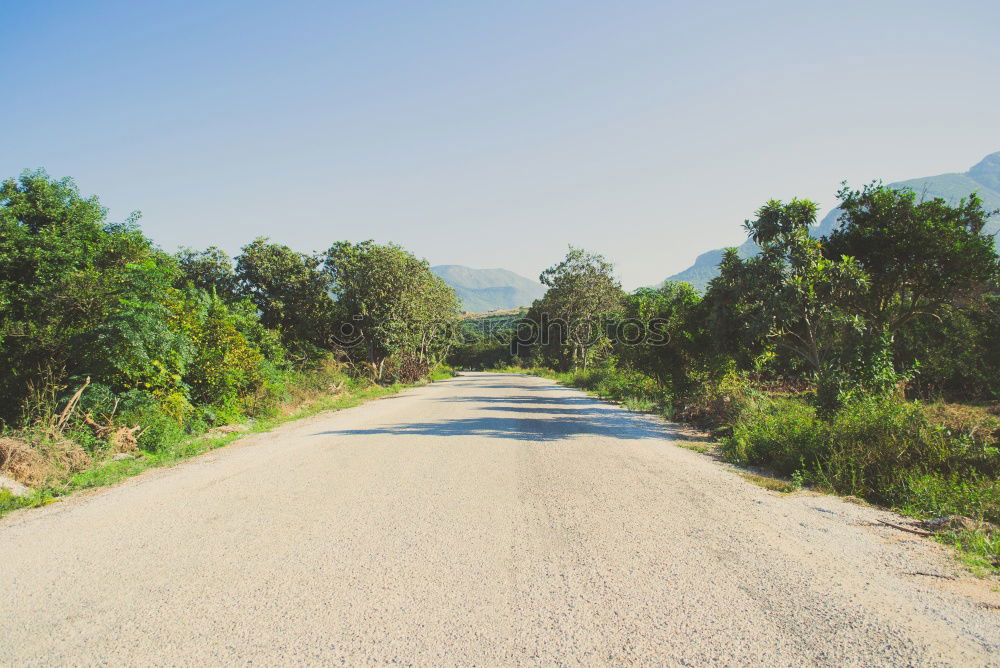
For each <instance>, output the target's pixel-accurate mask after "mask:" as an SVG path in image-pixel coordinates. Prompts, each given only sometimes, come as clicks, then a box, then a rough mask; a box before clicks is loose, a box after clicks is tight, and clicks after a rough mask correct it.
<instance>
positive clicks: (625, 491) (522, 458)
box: [0, 374, 1000, 666]
mask: <svg viewBox="0 0 1000 668" xmlns="http://www.w3.org/2000/svg"><path fill="white" fill-rule="evenodd" d="M677 429H678V428H677V427H675V426H671V425H669V424H666V423H663V422H660V421H657V420H655V419H653V418H649V417H643V416H636V415H633V414H630V413H628V412H626V411H624V410H622V409H619V408H617V407H614V406H611V405H608V404H605V403H602V402H599V401H596V400H593V399H590V398H588V397H586V396H585V395H583V394H581V393H579V392H576V391H573V390H569V389H565V388H561V387H557V386H554V385H552V384H551V383H549V382H547V381H544V380H541V379H537V378H530V377H522V376H511V375H496V374H469V375H464V376H462V377H459V378H454V379H450V380H447V381H444V382H441V383H435V384H433V385H431V386H428V387H424V388H419V389H415V390H410V391H407V392H405V393H403V394H402V395H399V396H396V397H392V398H388V399H383V400H380V401H377V402H372V403H368V404H365V405H363V406H359V407H356V408H353V409H349V410H345V411H341V412H339V413H330V414H324V415H321V416H317V417H315V418H311V419H308V420H303V421H299V422H294V423H289V424H286V425H284V426H283V427H281V428H279V429H278V430H276V431H274V432H272V433H269V434H261V435H256V436H252V437H249V438H247V439H245V440H243V441H241V442H240V443H237V444H234V445H232V446H229V447H227V448H224V449H222V450H219V451H216V452H214V453H211V454H209V455H207V456H203V457H201V458H198V459H195V460H191V461H189V462H187V463H185V464H182V465H180V466H177V467H174V468H172V469H166V470H160V471H153V472H150V473H148V474H146V475H144V476H141V477H140V478H137V479H134V480H132V481H129V482H127V483H125V484H122V485H120V486H118V487H115V488H112V489H110V490H104V491H101V492H98V493H95V494H92V495H88V496H84V497H76V498H74V499H71V500H69V501H66V502H64V503H61V504H57V505H55V506H50V507H47V508H44V509H41V510H33V511H26V512H21V513H17V514H15V515H13V516H10V517H8V518H7V519H6V520H4V521H2V522H0V568H2V570H0V610H2V614H0V663H4V664H15V665H20V664H25V663H68V662H72V663H109V664H135V663H143V664H145V663H158V664H162V663H170V664H201V665H205V664H208V665H212V664H218V663H225V664H231V663H247V662H253V663H259V664H272V663H287V662H307V661H322V662H324V663H346V664H351V665H354V664H359V663H387V662H393V663H403V664H414V663H415V664H462V665H468V664H478V665H512V664H548V665H551V664H556V663H558V664H573V665H600V664H645V665H648V664H673V665H677V664H681V665H684V664H693V665H705V664H734V663H739V664H743V663H748V662H755V663H761V664H768V665H798V664H827V665H838V666H839V665H845V664H858V663H876V662H878V663H891V664H895V665H901V664H908V663H909V664H931V663H945V664H961V665H986V664H991V663H992V664H993V665H997V664H998V663H1000V612H998V610H997V609H990V608H989V603H988V602H986V599H984V596H985V597H987V598H988V596H989V595H991V594H990V592H989V590H988V588H985V587H982V586H979V585H977V584H975V583H971V582H969V581H967V580H962V579H960V580H949V579H943V578H939V577H932V576H929V575H919V574H915V573H930V574H938V575H941V574H947V573H948V572H950V571H954V562H953V561H950V560H949V559H948V557H947V555H946V554H945V553H944V551H943V549H942V548H940V547H938V546H936V545H934V544H932V543H930V542H929V541H926V540H923V539H920V538H917V537H915V536H911V535H909V534H905V533H902V532H899V531H896V530H893V529H887V528H885V527H881V528H878V527H873V526H870V524H871V523H872V522H874V521H875V520H877V519H879V518H884V517H888V515H887V514H885V513H883V512H881V511H875V510H872V509H869V508H865V507H862V506H859V505H855V504H850V503H847V502H845V501H842V500H839V499H835V498H831V497H824V496H815V495H808V494H800V495H796V496H792V497H779V496H778V495H776V494H774V493H772V492H768V491H766V490H763V489H761V488H759V487H756V486H754V485H752V484H750V483H748V482H745V481H744V480H742V479H741V478H740V477H738V476H737V475H735V474H734V473H732V472H731V471H729V470H727V469H726V467H725V466H723V465H722V464H720V463H718V462H716V461H714V460H712V459H711V458H710V457H707V456H704V455H699V454H697V453H695V452H691V451H689V450H686V449H683V448H680V447H677V446H676V445H674V444H672V443H671V441H673V440H676V439H679V438H683V437H682V435H680V434H679V432H678V430H677ZM984 592H985V593H984Z"/></svg>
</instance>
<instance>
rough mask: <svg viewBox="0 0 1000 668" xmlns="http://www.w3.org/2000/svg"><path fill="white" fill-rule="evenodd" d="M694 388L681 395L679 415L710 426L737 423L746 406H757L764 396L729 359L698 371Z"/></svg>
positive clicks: (717, 426) (687, 419)
mask: <svg viewBox="0 0 1000 668" xmlns="http://www.w3.org/2000/svg"><path fill="white" fill-rule="evenodd" d="M698 376H699V377H698V378H697V380H698V383H697V385H696V386H695V389H694V390H692V391H690V392H689V393H688V395H687V396H686V397H685V398H684V404H683V406H682V407H681V409H680V412H679V417H680V418H681V419H682V420H686V421H689V422H693V423H694V424H697V425H700V426H702V427H706V428H709V429H717V428H728V427H730V426H731V425H734V424H736V422H737V421H738V420H739V418H740V416H741V415H742V414H743V413H744V412H745V411H747V410H750V409H752V408H755V407H757V406H758V405H759V404H760V403H761V402H762V401H763V400H764V396H763V395H762V394H761V393H760V392H759V391H758V390H756V389H754V387H753V386H752V385H751V383H750V380H749V378H748V377H747V375H746V374H745V373H742V372H740V371H738V370H737V369H736V367H735V365H734V364H732V363H728V364H726V365H723V366H722V367H721V368H719V369H713V370H710V371H705V372H700V373H699V374H698Z"/></svg>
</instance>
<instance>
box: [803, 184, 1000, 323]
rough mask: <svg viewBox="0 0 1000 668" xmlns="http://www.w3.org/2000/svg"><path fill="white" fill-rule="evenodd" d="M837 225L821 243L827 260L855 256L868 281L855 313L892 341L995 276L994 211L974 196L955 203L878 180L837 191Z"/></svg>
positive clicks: (974, 292) (855, 302) (977, 291)
mask: <svg viewBox="0 0 1000 668" xmlns="http://www.w3.org/2000/svg"><path fill="white" fill-rule="evenodd" d="M839 197H840V200H841V203H840V208H841V210H842V211H843V214H842V215H841V217H840V224H839V227H838V228H836V229H835V230H833V231H832V232H831V233H830V234H829V235H828V236H827V237H826V238H825V239H824V240H823V252H824V254H825V255H826V256H827V257H829V258H839V257H842V256H847V257H852V258H854V259H855V260H856V261H857V264H858V265H859V267H860V268H861V269H862V270H863V271H864V272H865V273H866V274H867V275H868V277H869V278H870V279H871V280H870V282H869V284H868V286H867V289H866V290H864V291H861V292H857V293H855V294H854V295H853V296H852V304H853V308H854V309H855V310H856V311H857V312H858V313H859V314H861V315H863V316H864V317H865V318H866V319H867V320H868V321H869V323H871V326H872V327H874V328H875V329H877V330H878V331H879V332H882V333H884V334H885V335H888V336H889V337H890V338H891V337H892V336H893V335H894V334H895V333H896V331H897V330H898V329H899V328H900V326H902V325H904V324H905V323H907V322H908V321H909V320H910V319H912V318H914V317H917V316H920V315H932V316H933V315H937V313H938V312H939V311H940V310H941V309H942V308H943V307H944V306H945V305H947V304H949V303H953V302H955V301H962V300H965V299H971V298H973V297H975V296H976V295H977V294H980V293H981V292H982V291H983V289H984V288H985V287H986V285H987V284H988V282H989V281H990V280H992V279H994V278H995V277H996V276H997V272H998V266H1000V265H998V261H997V254H996V249H995V247H994V243H993V238H992V236H991V235H989V234H984V233H983V228H984V226H985V225H986V222H987V219H988V218H989V215H990V213H991V212H988V211H985V210H984V209H983V206H982V200H980V199H979V198H978V197H977V196H976V195H975V194H974V193H973V194H972V195H970V196H969V198H968V199H967V200H962V201H961V202H959V203H958V204H957V205H955V206H951V205H949V204H948V203H947V202H945V201H944V200H943V199H941V198H934V199H930V200H919V199H918V198H917V195H916V193H914V192H913V191H912V190H907V189H896V188H890V187H888V186H884V185H881V184H879V183H874V184H870V185H868V186H865V187H864V188H862V189H861V190H851V189H850V188H848V187H847V186H846V185H845V186H844V187H843V188H842V189H841V191H840V193H839Z"/></svg>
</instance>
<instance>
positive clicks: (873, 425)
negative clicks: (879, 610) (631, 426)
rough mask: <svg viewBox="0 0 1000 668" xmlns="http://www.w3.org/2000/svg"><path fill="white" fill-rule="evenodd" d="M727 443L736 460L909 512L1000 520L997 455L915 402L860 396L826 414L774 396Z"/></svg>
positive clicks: (739, 424) (744, 419)
mask: <svg viewBox="0 0 1000 668" xmlns="http://www.w3.org/2000/svg"><path fill="white" fill-rule="evenodd" d="M723 447H724V451H725V452H726V454H727V455H728V456H729V457H730V458H731V459H733V460H734V461H736V462H739V463H744V464H757V465H763V466H767V467H769V468H771V469H772V470H774V471H775V472H777V473H782V474H785V475H791V474H793V473H795V472H797V471H801V472H803V474H804V475H805V477H806V479H807V480H808V481H810V482H812V483H814V484H821V485H823V486H826V487H829V488H830V489H833V490H835V491H837V492H840V493H842V494H853V495H857V496H861V497H864V498H866V499H869V500H871V501H874V502H877V503H884V504H889V505H892V506H896V507H899V508H903V509H906V510H908V511H910V512H915V513H920V514H934V513H941V514H951V513H957V514H964V515H969V516H971V517H974V518H977V519H990V520H991V521H996V520H997V519H1000V483H997V474H998V473H1000V458H998V457H997V456H996V454H995V453H992V452H991V451H990V450H989V449H986V448H984V447H982V446H976V445H975V444H974V443H972V442H970V440H969V438H968V437H967V436H965V435H963V434H956V433H953V432H951V431H949V430H948V429H946V428H944V427H943V426H941V425H938V424H934V423H933V422H932V421H931V420H930V419H929V418H928V415H927V413H926V412H925V410H924V408H923V407H922V406H921V405H920V404H918V403H907V402H902V401H895V400H885V399H877V398H870V397H869V398H864V399H856V400H854V401H852V402H851V403H850V404H847V405H845V406H843V407H842V408H841V409H840V410H838V411H836V412H835V413H834V414H832V415H831V416H829V417H828V418H822V417H820V416H818V415H817V413H816V410H815V409H814V408H813V407H812V406H810V405H809V404H807V403H806V402H804V401H803V400H801V399H770V400H768V401H765V402H762V403H761V404H759V405H758V406H756V407H754V408H753V409H751V410H747V411H744V412H743V413H742V414H741V416H740V417H739V419H738V420H737V421H736V423H735V425H734V427H733V433H732V436H730V437H729V438H727V439H725V441H724V444H723Z"/></svg>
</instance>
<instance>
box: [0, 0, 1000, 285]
mask: <svg viewBox="0 0 1000 668" xmlns="http://www.w3.org/2000/svg"><path fill="white" fill-rule="evenodd" d="M3 14H4V21H3V28H2V37H0V55H2V56H3V63H4V67H3V70H2V72H0V85H2V90H3V92H4V104H3V106H2V109H0V121H2V127H3V148H2V150H0V176H3V177H7V176H13V175H16V174H17V173H19V172H20V171H21V170H22V169H24V168H35V167H44V168H46V169H47V170H48V171H49V173H50V174H52V175H53V176H72V177H74V178H75V179H76V180H77V183H78V184H79V185H80V187H81V189H82V190H83V191H84V192H85V193H97V194H98V195H99V196H100V197H101V199H102V201H103V202H104V203H105V204H106V205H108V206H109V207H110V208H111V213H112V217H113V218H119V219H120V218H124V216H125V215H126V214H127V213H128V212H129V211H130V210H133V209H140V210H141V211H142V212H143V228H144V229H145V231H146V232H147V233H148V234H149V235H150V236H151V237H152V238H153V239H155V240H156V241H157V242H158V243H160V244H161V245H162V246H163V247H164V248H165V249H168V250H173V249H174V248H176V247H177V246H179V245H186V246H194V247H203V246H207V245H211V244H215V245H219V246H222V247H223V248H225V249H227V250H228V251H230V252H235V251H238V249H239V247H240V246H241V245H243V244H245V243H247V242H248V241H250V240H251V239H252V238H253V237H255V236H257V235H266V236H270V237H272V238H273V239H275V240H280V241H283V242H285V243H288V244H289V245H291V246H292V247H294V248H297V249H300V250H305V251H308V250H314V249H316V250H318V249H322V248H326V247H327V246H328V245H329V244H330V242H332V241H334V240H337V239H351V240H362V239H367V238H374V239H376V240H379V241H388V240H392V241H396V242H399V243H401V244H403V245H404V246H406V247H408V248H410V249H411V250H413V251H414V252H415V253H416V254H418V255H419V256H422V257H426V258H427V259H428V260H430V261H431V263H433V264H465V265H469V266H473V267H497V266H500V267H505V268H508V269H511V270H513V271H516V272H519V273H522V274H524V275H527V276H529V277H532V278H535V277H537V274H538V272H539V271H540V270H541V269H543V268H544V267H545V266H547V265H550V264H552V263H554V262H555V261H557V260H558V259H559V258H560V257H561V256H562V254H563V252H564V250H565V247H566V244H567V243H573V244H574V245H580V246H584V247H586V248H588V249H590V250H595V251H599V252H601V253H604V254H605V255H607V256H608V257H609V258H610V259H611V260H613V261H615V262H616V263H617V265H618V269H619V272H620V274H621V277H622V279H623V281H624V283H625V285H626V287H635V286H637V285H641V284H649V283H654V282H657V281H659V280H661V279H662V278H663V277H665V276H666V275H668V274H671V273H673V272H675V271H678V270H680V269H683V268H684V267H686V266H687V265H689V264H690V263H691V261H692V260H693V259H694V257H695V256H696V255H697V254H698V253H700V252H702V251H705V250H708V249H711V248H715V247H719V246H724V245H729V244H736V243H738V242H740V241H741V240H742V239H741V236H742V235H741V230H740V224H741V223H742V221H743V219H744V218H745V217H747V216H749V215H750V214H751V213H752V212H753V210H754V209H755V208H756V207H757V206H759V205H760V204H761V203H762V202H763V201H764V200H766V199H768V198H770V197H779V198H790V197H792V196H795V195H798V196H802V197H810V198H812V199H815V200H818V201H819V202H820V203H821V205H822V206H823V208H824V210H825V209H826V208H829V206H830V205H831V204H832V203H833V194H834V193H835V191H836V189H837V184H838V183H839V182H840V181H841V180H842V179H849V180H850V181H851V182H853V183H861V182H864V181H867V180H870V179H873V178H883V179H885V180H887V181H892V180H898V179H903V178H910V177H917V176H926V175H930V174H936V173H940V172H948V171H964V170H966V169H967V168H968V167H970V166H971V165H972V164H973V163H975V162H977V161H978V160H979V159H980V158H981V157H982V156H983V155H985V154H987V153H989V152H992V151H997V150H1000V85H998V83H1000V67H998V65H1000V3H998V2H996V1H995V0H988V1H987V0H982V1H979V2H962V1H953V2H940V1H935V2H918V1H917V2H915V1H909V2H895V1H885V2H880V1H878V0H867V1H866V2H853V1H850V2H836V3H832V2H830V3H820V2H802V1H801V0H798V1H795V2H731V3H694V2H647V1H637V2H606V1H605V2H587V1H580V0H573V1H567V2H562V1H559V2H544V1H537V2H518V1H514V2H489V3H487V2H475V1H472V2H470V1H468V0H466V1H464V2H380V1H377V0H375V1H365V2H361V1H358V2H310V3H305V2H286V3H277V2H270V3H260V2H246V1H240V2H216V1H201V2H157V3H146V2H135V1H129V2H46V1H44V0H39V1H37V2H20V3H8V4H6V5H5V7H4V12H3Z"/></svg>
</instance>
